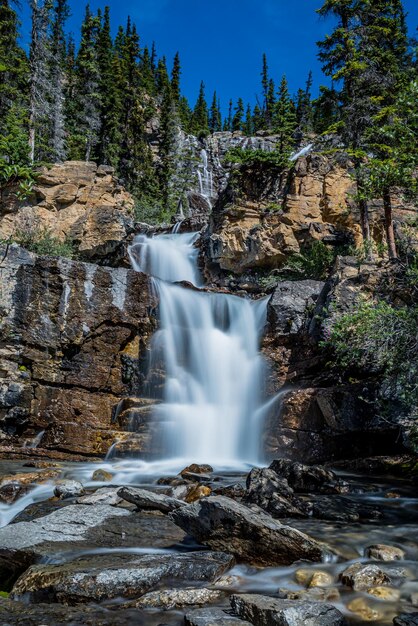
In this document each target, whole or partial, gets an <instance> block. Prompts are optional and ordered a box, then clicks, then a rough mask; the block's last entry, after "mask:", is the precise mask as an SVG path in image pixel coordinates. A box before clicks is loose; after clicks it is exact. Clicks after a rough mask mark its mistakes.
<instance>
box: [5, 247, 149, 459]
mask: <svg viewBox="0 0 418 626" xmlns="http://www.w3.org/2000/svg"><path fill="white" fill-rule="evenodd" d="M0 284H1V287H0V290H1V293H0V328H1V333H2V344H1V347H0V373H1V380H0V443H1V444H2V445H3V451H7V449H6V450H5V449H4V446H5V445H6V446H7V445H9V446H13V447H12V448H10V450H14V451H15V452H16V447H21V446H23V445H33V446H36V445H37V446H38V447H40V448H43V449H46V450H50V451H62V452H66V453H70V454H76V455H104V454H106V452H107V451H108V449H109V447H110V446H111V445H112V443H114V442H115V441H117V440H123V439H124V438H126V437H127V432H126V431H128V430H129V423H128V422H129V420H128V419H127V411H128V408H127V406H126V401H125V403H122V404H123V406H122V404H121V405H119V403H120V401H121V399H122V398H124V397H126V396H135V395H140V394H139V392H140V389H141V382H142V379H141V369H143V368H142V366H141V363H143V362H145V360H146V357H147V341H148V338H149V337H150V335H151V334H152V333H153V331H154V328H155V321H154V318H153V317H152V310H153V308H154V307H155V305H156V302H155V300H154V297H153V296H152V295H151V294H150V291H149V285H148V278H147V276H145V275H143V274H139V273H136V272H134V271H132V270H127V269H123V268H119V269H112V268H107V267H100V266H96V265H90V264H85V263H80V262H73V261H69V260H65V259H59V258H51V257H39V256H36V255H34V254H31V253H28V252H27V251H25V250H23V249H22V248H19V247H17V246H15V245H12V246H9V247H3V248H1V251H0ZM134 404H135V405H136V409H137V410H139V407H138V406H137V405H138V404H141V405H142V412H141V419H142V422H141V420H139V419H138V420H137V421H138V428H137V434H136V438H137V442H136V445H138V446H139V447H140V449H143V450H147V438H146V436H145V434H144V433H145V430H146V427H145V423H146V416H147V415H148V416H149V414H150V410H151V408H152V405H151V404H150V401H147V400H146V399H144V400H137V401H135V403H134ZM118 405H119V409H118V410H117V406H118ZM131 405H132V403H131ZM125 409H126V410H125ZM130 410H131V411H132V406H131V408H130Z"/></svg>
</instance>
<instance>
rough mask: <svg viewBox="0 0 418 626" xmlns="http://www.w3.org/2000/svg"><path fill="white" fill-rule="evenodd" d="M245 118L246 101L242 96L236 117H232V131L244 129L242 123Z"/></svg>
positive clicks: (236, 108) (236, 110) (236, 109)
mask: <svg viewBox="0 0 418 626" xmlns="http://www.w3.org/2000/svg"><path fill="white" fill-rule="evenodd" d="M243 119H244V101H243V99H242V98H239V99H238V102H237V105H236V107H235V113H234V117H233V118H232V131H233V132H235V131H239V130H242V124H243Z"/></svg>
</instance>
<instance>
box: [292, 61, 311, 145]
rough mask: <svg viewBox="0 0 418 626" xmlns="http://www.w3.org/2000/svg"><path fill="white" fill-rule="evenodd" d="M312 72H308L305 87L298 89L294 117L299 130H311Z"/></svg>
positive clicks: (303, 131) (302, 132)
mask: <svg viewBox="0 0 418 626" xmlns="http://www.w3.org/2000/svg"><path fill="white" fill-rule="evenodd" d="M311 92H312V72H309V75H308V80H307V81H306V87H305V89H299V91H298V95H297V104H296V119H297V125H298V129H299V132H300V133H301V134H302V135H303V134H304V133H309V132H312V130H313V108H312V93H311Z"/></svg>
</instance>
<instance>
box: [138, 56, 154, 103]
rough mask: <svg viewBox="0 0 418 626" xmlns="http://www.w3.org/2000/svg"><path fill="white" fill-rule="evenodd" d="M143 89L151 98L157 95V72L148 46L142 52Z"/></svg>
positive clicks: (141, 72)
mask: <svg viewBox="0 0 418 626" xmlns="http://www.w3.org/2000/svg"><path fill="white" fill-rule="evenodd" d="M140 74H141V87H142V88H143V90H144V91H145V92H146V93H148V94H149V95H150V96H152V95H154V94H155V89H156V84H155V70H154V67H153V62H152V60H151V55H150V52H149V49H148V47H147V46H145V48H144V49H143V51H142V55H141V60H140Z"/></svg>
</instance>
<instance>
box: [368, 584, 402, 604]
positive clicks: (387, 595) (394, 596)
mask: <svg viewBox="0 0 418 626" xmlns="http://www.w3.org/2000/svg"><path fill="white" fill-rule="evenodd" d="M367 593H368V594H369V595H370V596H374V597H375V598H378V599H379V600H385V601H386V602H397V601H398V600H399V598H400V597H401V592H400V591H399V589H393V588H392V587H371V588H370V589H367Z"/></svg>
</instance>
